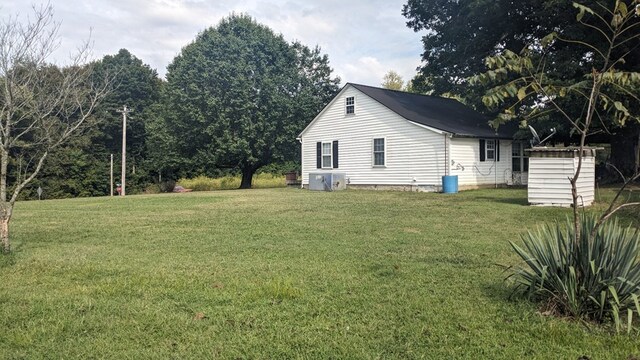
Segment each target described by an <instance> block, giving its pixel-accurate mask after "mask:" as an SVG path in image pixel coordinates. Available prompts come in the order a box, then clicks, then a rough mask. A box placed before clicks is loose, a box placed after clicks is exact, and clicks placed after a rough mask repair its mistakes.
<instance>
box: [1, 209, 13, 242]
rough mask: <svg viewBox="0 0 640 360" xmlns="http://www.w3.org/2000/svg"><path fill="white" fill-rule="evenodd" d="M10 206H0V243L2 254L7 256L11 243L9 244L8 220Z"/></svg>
mask: <svg viewBox="0 0 640 360" xmlns="http://www.w3.org/2000/svg"><path fill="white" fill-rule="evenodd" d="M11 210H12V209H11V205H9V204H8V203H4V204H2V205H0V242H2V252H3V253H4V254H8V253H10V252H11V243H10V242H9V220H11Z"/></svg>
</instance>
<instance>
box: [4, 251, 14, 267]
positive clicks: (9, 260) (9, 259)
mask: <svg viewBox="0 0 640 360" xmlns="http://www.w3.org/2000/svg"><path fill="white" fill-rule="evenodd" d="M15 264H16V255H15V251H14V252H10V253H8V254H0V269H5V268H8V267H11V266H13V265H15Z"/></svg>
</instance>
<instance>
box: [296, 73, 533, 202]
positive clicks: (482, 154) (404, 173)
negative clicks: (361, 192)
mask: <svg viewBox="0 0 640 360" xmlns="http://www.w3.org/2000/svg"><path fill="white" fill-rule="evenodd" d="M514 132H515V129H514V127H513V126H511V127H504V126H502V127H500V128H499V129H498V131H497V132H496V131H495V130H494V129H492V128H491V127H490V126H489V125H488V122H487V119H486V118H485V117H483V116H482V115H481V114H479V113H478V112H476V111H474V110H473V109H471V108H469V107H467V106H465V105H463V104H462V103H460V102H458V101H457V100H453V99H446V98H441V97H436V96H426V95H419V94H412V93H407V92H402V91H394V90H388V89H381V88H376V87H371V86H365V85H358V84H351V83H348V84H347V85H345V86H344V87H343V88H342V90H341V91H340V92H339V93H338V94H337V95H336V97H335V98H334V99H333V100H332V101H331V102H330V103H329V104H328V105H327V106H326V107H325V108H324V109H323V110H322V111H321V112H320V114H318V115H317V116H316V118H315V119H314V120H313V121H312V122H311V123H310V124H309V125H308V126H307V127H306V128H305V129H304V130H303V131H302V133H300V135H299V137H298V140H299V141H300V143H301V144H302V185H303V186H304V187H307V186H308V185H309V174H310V173H325V172H326V173H328V172H340V173H344V174H345V176H346V181H347V184H348V186H349V187H366V188H376V189H401V190H414V191H439V190H441V188H442V176H443V175H458V184H459V187H460V188H461V189H469V188H477V187H483V186H487V187H491V186H498V185H504V184H511V183H513V179H514V178H516V176H514V173H513V168H514V167H516V166H517V169H516V170H519V171H526V170H527V165H528V164H527V160H528V159H527V158H526V153H525V152H524V151H523V148H522V145H521V144H520V143H517V142H516V143H514V141H513V140H512V139H513V134H514ZM512 145H513V146H512ZM516 175H517V178H519V179H522V176H520V175H522V174H516ZM524 178H525V179H526V175H525V176H524Z"/></svg>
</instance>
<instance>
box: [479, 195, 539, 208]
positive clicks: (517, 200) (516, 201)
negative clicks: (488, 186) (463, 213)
mask: <svg viewBox="0 0 640 360" xmlns="http://www.w3.org/2000/svg"><path fill="white" fill-rule="evenodd" d="M477 199H478V200H484V201H489V202H495V203H503V204H512V205H521V206H529V200H528V199H527V198H526V197H525V198H523V197H509V198H500V197H489V196H482V197H478V198H477Z"/></svg>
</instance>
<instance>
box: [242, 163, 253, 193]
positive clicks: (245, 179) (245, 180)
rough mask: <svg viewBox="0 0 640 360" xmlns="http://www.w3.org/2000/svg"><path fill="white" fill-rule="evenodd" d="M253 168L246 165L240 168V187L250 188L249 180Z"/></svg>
mask: <svg viewBox="0 0 640 360" xmlns="http://www.w3.org/2000/svg"><path fill="white" fill-rule="evenodd" d="M255 171H256V170H255V169H254V168H252V167H246V168H243V169H242V181H241V182H240V189H251V180H252V179H253V173H255Z"/></svg>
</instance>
